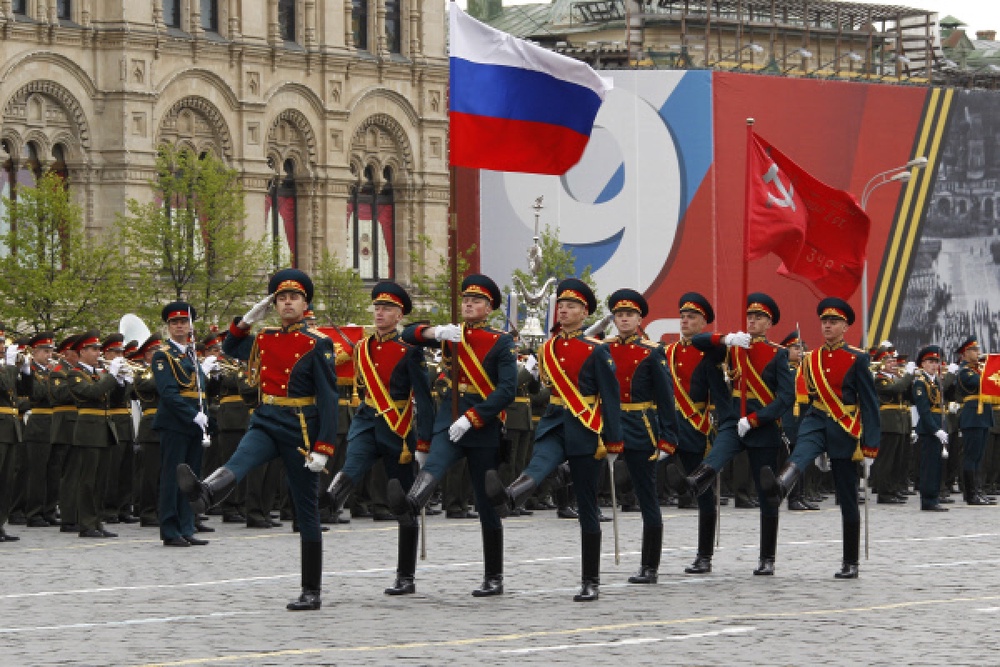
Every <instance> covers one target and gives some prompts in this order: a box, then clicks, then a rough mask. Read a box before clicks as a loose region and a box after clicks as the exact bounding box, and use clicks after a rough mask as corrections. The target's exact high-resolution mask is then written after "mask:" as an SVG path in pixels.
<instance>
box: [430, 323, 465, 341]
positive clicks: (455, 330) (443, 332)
mask: <svg viewBox="0 0 1000 667" xmlns="http://www.w3.org/2000/svg"><path fill="white" fill-rule="evenodd" d="M434 340H436V341H439V342H443V341H446V340H447V341H451V342H452V343H459V342H461V341H462V327H460V326H459V325H457V324H439V325H437V326H436V327H434Z"/></svg>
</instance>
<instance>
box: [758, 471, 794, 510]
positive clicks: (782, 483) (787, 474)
mask: <svg viewBox="0 0 1000 667" xmlns="http://www.w3.org/2000/svg"><path fill="white" fill-rule="evenodd" d="M801 473H802V471H801V470H799V469H798V467H797V466H796V465H795V464H794V463H786V464H785V467H784V468H782V469H781V472H780V473H778V476H777V477H775V476H774V471H773V470H771V468H770V466H764V467H763V468H761V470H760V490H761V491H762V492H763V495H764V499H765V500H766V501H767V503H768V504H769V505H770V506H771V507H777V506H778V505H780V504H781V501H782V500H784V499H785V497H786V496H788V493H789V491H791V490H792V487H794V486H795V482H796V481H797V480H798V479H799V477H800V476H801Z"/></svg>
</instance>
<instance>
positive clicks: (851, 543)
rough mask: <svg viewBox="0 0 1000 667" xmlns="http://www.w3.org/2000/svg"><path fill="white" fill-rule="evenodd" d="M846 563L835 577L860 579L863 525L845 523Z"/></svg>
mask: <svg viewBox="0 0 1000 667" xmlns="http://www.w3.org/2000/svg"><path fill="white" fill-rule="evenodd" d="M843 527H844V563H843V565H841V567H840V571H839V572H837V573H836V574H834V575H833V576H834V577H836V578H837V579H857V578H858V555H859V553H860V551H861V524H860V523H853V522H852V523H847V522H846V521H845V522H844V525H843Z"/></svg>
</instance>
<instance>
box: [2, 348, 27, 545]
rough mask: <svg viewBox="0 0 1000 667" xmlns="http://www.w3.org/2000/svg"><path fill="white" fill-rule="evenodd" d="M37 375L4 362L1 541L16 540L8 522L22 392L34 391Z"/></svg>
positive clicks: (18, 435) (18, 436)
mask: <svg viewBox="0 0 1000 667" xmlns="http://www.w3.org/2000/svg"><path fill="white" fill-rule="evenodd" d="M33 385H34V378H33V377H32V375H31V374H30V373H29V374H24V373H22V372H21V369H20V368H17V367H15V366H7V365H4V366H0V542H16V541H17V540H18V539H19V538H17V537H16V536H14V535H8V534H7V533H6V531H5V530H4V524H6V523H7V519H8V518H9V515H10V508H11V501H12V499H13V495H12V494H13V486H14V484H13V482H14V460H15V453H16V451H17V449H16V448H17V447H18V446H19V445H20V443H21V438H22V432H21V420H20V418H19V417H18V410H17V397H18V395H31V392H32V387H33Z"/></svg>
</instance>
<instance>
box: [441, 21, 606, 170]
mask: <svg viewBox="0 0 1000 667" xmlns="http://www.w3.org/2000/svg"><path fill="white" fill-rule="evenodd" d="M449 12H450V18H449V25H450V35H449V39H450V44H451V45H450V48H449V56H450V61H451V75H450V88H451V89H450V92H449V96H450V103H449V109H448V116H449V120H450V123H451V127H450V133H449V137H450V152H451V157H450V161H451V164H452V165H454V166H459V167H473V168H477V169H492V170H494V171H517V172H525V173H532V174H564V173H566V172H567V171H568V170H569V169H570V167H572V166H573V165H574V164H576V163H577V162H579V160H580V157H581V156H582V155H583V151H584V149H585V148H586V147H587V141H588V140H589V139H590V133H591V131H592V130H593V128H594V118H595V117H596V116H597V111H598V109H600V107H601V102H603V101H604V95H605V94H606V93H607V91H608V90H610V89H611V82H610V81H609V80H605V79H603V78H601V77H600V76H598V74H597V72H595V71H594V70H592V69H591V68H590V67H589V66H588V65H587V64H586V63H583V62H581V61H579V60H574V59H572V58H568V57H566V56H563V55H560V54H558V53H554V52H552V51H549V50H548V49H544V48H542V47H540V46H537V45H534V44H529V43H528V42H526V41H524V40H521V39H517V38H516V37H513V36H512V35H508V34H507V33H505V32H500V31H499V30H494V29H493V28H491V27H489V26H487V25H485V24H483V23H480V22H479V21H477V20H475V19H474V18H472V17H471V16H468V15H467V14H466V13H465V12H463V11H462V10H461V9H459V8H458V6H457V5H456V4H455V3H454V2H451V3H449Z"/></svg>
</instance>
